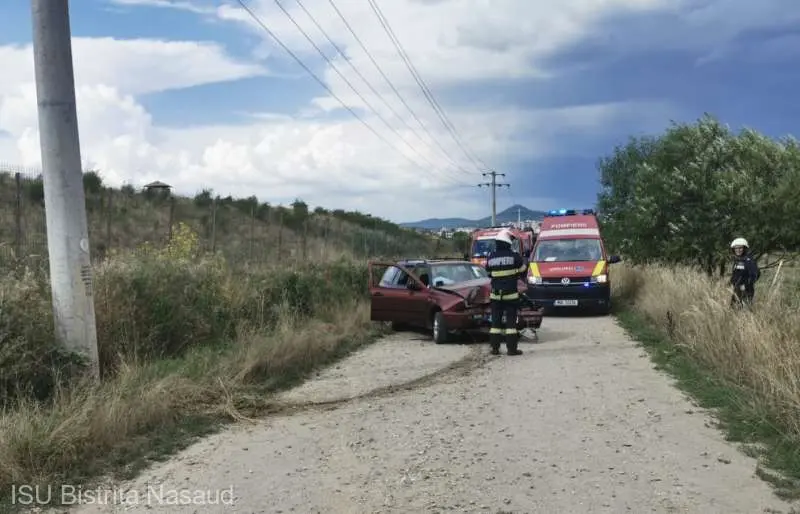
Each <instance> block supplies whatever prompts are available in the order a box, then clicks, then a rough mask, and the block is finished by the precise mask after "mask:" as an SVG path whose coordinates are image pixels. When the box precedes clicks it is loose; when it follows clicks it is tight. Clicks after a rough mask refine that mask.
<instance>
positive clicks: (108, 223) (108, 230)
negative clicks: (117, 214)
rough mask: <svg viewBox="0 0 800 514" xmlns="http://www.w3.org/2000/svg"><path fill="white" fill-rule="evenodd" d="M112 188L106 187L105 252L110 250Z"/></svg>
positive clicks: (112, 205) (112, 206)
mask: <svg viewBox="0 0 800 514" xmlns="http://www.w3.org/2000/svg"><path fill="white" fill-rule="evenodd" d="M113 202H114V188H113V187H109V188H108V202H107V208H106V253H108V251H109V250H111V213H112V212H114V211H113V209H114V203H113Z"/></svg>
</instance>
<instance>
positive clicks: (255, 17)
mask: <svg viewBox="0 0 800 514" xmlns="http://www.w3.org/2000/svg"><path fill="white" fill-rule="evenodd" d="M236 2H237V3H238V4H239V5H240V6H241V7H242V9H244V10H245V12H247V14H248V15H249V16H250V17H251V18H252V19H253V21H255V22H256V24H258V25H259V26H260V27H261V28H262V29H263V30H264V31H265V32H266V33H267V34H268V35H269V36H270V38H272V40H273V41H275V42H276V43H277V44H278V46H280V47H281V48H282V49H283V50H284V51H285V52H286V53H287V54H289V56H290V57H291V58H292V59H293V60H294V61H295V62H297V64H299V65H300V67H301V68H303V69H304V70H305V71H306V73H308V74H309V75H310V76H311V77H312V78H313V79H314V80H315V81H316V82H317V83H318V84H319V85H320V86H322V88H323V89H325V90H326V91H327V92H328V94H330V95H331V97H333V98H334V99H335V100H336V101H337V102H339V104H341V105H342V107H344V109H345V110H347V111H348V112H349V113H350V114H352V115H353V117H354V118H356V119H357V120H358V121H359V122H360V123H361V124H362V125H364V127H366V128H367V130H369V131H370V132H371V133H372V134H373V135H375V137H377V138H378V139H380V140H381V141H383V143H385V144H386V145H387V146H389V147H390V148H392V149H393V150H394V151H396V152H397V153H399V154H400V155H401V156H403V157H404V158H405V159H406V160H407V161H408V162H409V163H411V164H412V165H414V166H415V167H416V168H419V169H420V170H422V171H423V172H426V173H427V172H428V171H429V170H426V169H425V168H423V167H422V166H420V164H419V163H418V162H416V161H414V160H413V159H411V158H410V157H409V156H408V155H406V154H405V153H403V152H402V151H401V150H400V149H398V148H397V147H396V146H395V145H393V144H392V143H391V142H390V141H389V140H388V139H386V138H385V137H384V136H382V135H381V134H380V133H379V132H378V131H377V130H375V129H374V128H373V127H372V125H370V124H369V123H367V122H366V121H365V120H364V119H363V118H362V117H361V116H359V115H358V113H357V112H355V111H354V110H353V109H352V108H351V107H350V106H348V105H347V104H346V103H345V102H344V101H342V99H341V98H339V96H338V95H337V94H336V93H334V92H333V90H332V89H331V88H330V87H329V86H328V85H327V84H326V83H325V81H324V80H322V79H321V78H320V77H319V76H318V75H317V74H316V73H314V71H313V70H311V68H309V67H308V66H307V65H306V64H305V63H304V62H303V60H302V59H300V58H299V57H298V56H297V54H295V53H294V52H293V51H292V50H291V48H289V47H288V46H286V44H285V43H284V42H283V41H281V39H280V38H279V37H278V36H277V35H276V34H275V33H274V32H273V31H272V30H271V29H270V28H269V27H268V26H267V25H266V24H265V23H264V21H263V20H262V19H261V18H260V17H259V16H258V15H257V14H256V13H255V12H254V11H253V10H252V9H251V8H250V6H249V5H247V3H246V2H245V0H236Z"/></svg>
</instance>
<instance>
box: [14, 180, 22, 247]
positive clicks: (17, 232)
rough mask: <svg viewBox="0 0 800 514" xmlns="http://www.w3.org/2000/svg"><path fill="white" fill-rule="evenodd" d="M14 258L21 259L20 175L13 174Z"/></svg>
mask: <svg viewBox="0 0 800 514" xmlns="http://www.w3.org/2000/svg"><path fill="white" fill-rule="evenodd" d="M14 182H15V184H16V190H15V192H14V258H15V259H16V260H18V261H19V260H20V259H22V175H21V174H20V173H19V172H17V173H15V174H14Z"/></svg>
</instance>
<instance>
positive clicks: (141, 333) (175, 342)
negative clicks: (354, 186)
mask: <svg viewBox="0 0 800 514" xmlns="http://www.w3.org/2000/svg"><path fill="white" fill-rule="evenodd" d="M198 249H199V245H198V244H197V238H196V236H195V235H194V233H193V232H192V231H191V229H189V228H188V227H186V226H178V227H176V228H175V230H174V236H173V242H172V243H170V245H168V246H167V247H166V248H164V249H162V250H153V249H143V251H139V252H136V253H135V254H127V255H119V254H118V255H116V256H114V257H113V258H111V259H108V260H107V261H106V262H105V263H104V264H102V265H100V266H99V267H97V268H96V274H95V285H94V292H95V309H96V316H97V335H98V349H99V353H100V362H101V369H102V370H103V373H104V375H105V376H108V375H112V374H115V373H117V372H118V371H119V369H120V367H121V366H123V365H126V364H129V363H132V362H137V363H146V362H152V361H154V360H157V359H168V358H174V357H180V356H182V355H184V354H185V353H186V352H187V351H189V350H191V349H193V348H199V347H206V346H209V345H216V344H221V343H225V342H227V341H230V340H232V339H233V338H235V337H237V335H239V334H240V333H242V331H244V330H247V331H250V332H252V331H265V330H269V329H271V328H274V327H275V324H276V323H277V322H278V320H279V318H280V316H282V315H284V314H285V313H287V312H288V313H289V314H290V315H291V316H292V318H293V319H300V320H302V319H308V318H311V317H315V316H318V315H319V316H322V317H324V316H325V315H327V313H329V312H330V311H331V308H332V307H337V306H340V305H342V304H346V303H348V302H352V301H354V300H357V299H359V298H363V297H364V291H365V289H366V268H365V266H364V265H359V264H353V263H352V262H349V261H345V260H342V261H339V262H333V263H326V264H308V265H306V266H303V267H300V268H297V269H293V270H288V269H283V268H282V267H280V266H277V267H264V268H256V269H250V270H248V271H247V272H243V271H239V270H234V269H232V268H231V267H230V266H228V265H227V264H226V262H225V261H224V260H223V259H222V258H221V257H219V256H212V257H202V258H201V257H198V256H197V254H198ZM78 368H79V363H76V361H75V358H74V357H71V356H70V355H67V354H65V353H64V352H63V351H62V350H61V349H60V348H59V346H58V345H56V344H55V342H54V340H53V317H52V306H51V300H50V288H49V283H48V281H47V277H46V276H44V275H42V274H39V275H33V274H29V275H26V276H25V277H24V278H23V279H22V280H17V279H14V278H10V277H6V278H3V279H2V280H0V370H2V371H3V373H2V375H1V376H2V378H0V405H5V404H8V403H9V402H11V400H12V398H14V397H15V396H18V395H23V396H26V397H31V396H32V397H34V398H37V399H40V400H41V399H44V398H47V397H48V396H50V395H52V393H53V391H54V389H55V388H56V387H57V385H58V383H59V378H58V377H60V376H65V377H68V376H73V375H74V373H75V372H76V370H77V369H78Z"/></svg>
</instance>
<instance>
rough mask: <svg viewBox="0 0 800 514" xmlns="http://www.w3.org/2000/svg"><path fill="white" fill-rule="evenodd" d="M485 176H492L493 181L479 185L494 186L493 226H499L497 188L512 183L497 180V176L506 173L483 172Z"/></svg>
mask: <svg viewBox="0 0 800 514" xmlns="http://www.w3.org/2000/svg"><path fill="white" fill-rule="evenodd" d="M482 175H483V176H484V177H492V181H491V182H483V183H482V184H478V187H491V188H492V226H493V227H495V226H497V188H498V187H511V184H503V183H500V182H498V181H497V177H505V176H506V174H505V173H497V172H496V171H488V172H485V173H482Z"/></svg>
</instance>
